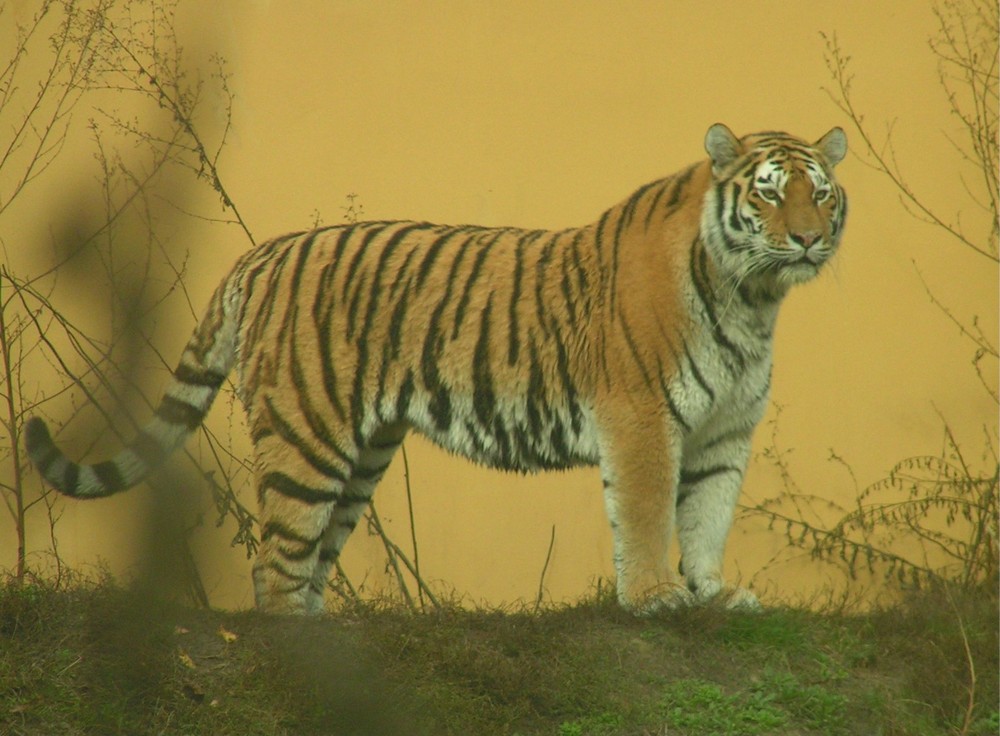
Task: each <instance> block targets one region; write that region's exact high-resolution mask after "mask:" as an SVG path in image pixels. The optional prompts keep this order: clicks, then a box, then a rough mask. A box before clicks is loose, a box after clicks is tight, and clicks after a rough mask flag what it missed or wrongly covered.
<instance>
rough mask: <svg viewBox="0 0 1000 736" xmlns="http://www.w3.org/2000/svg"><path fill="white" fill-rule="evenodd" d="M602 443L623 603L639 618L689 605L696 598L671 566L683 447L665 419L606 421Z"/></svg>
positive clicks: (620, 415)
mask: <svg viewBox="0 0 1000 736" xmlns="http://www.w3.org/2000/svg"><path fill="white" fill-rule="evenodd" d="M606 419H607V420H608V421H607V422H605V430H604V431H603V432H602V438H601V448H600V449H601V475H602V479H603V482H604V503H605V508H606V509H607V513H608V520H609V521H610V523H611V530H612V534H613V536H614V563H615V572H616V574H617V591H618V601H619V602H620V603H621V605H622V606H624V607H625V608H626V609H628V610H630V611H633V612H635V613H639V614H647V613H652V612H654V611H656V610H658V609H660V608H664V607H665V608H674V607H677V606H682V605H689V604H691V603H693V602H694V597H693V596H692V595H691V593H690V592H689V591H688V589H687V588H686V587H684V585H683V584H681V582H680V581H679V580H678V579H677V577H676V574H675V573H674V571H673V566H672V565H670V562H669V551H670V544H671V540H672V538H673V529H674V509H675V496H674V494H675V491H676V488H677V479H678V476H679V468H678V461H679V458H680V452H679V442H678V440H677V439H675V438H673V437H671V435H670V430H669V427H668V424H667V420H666V419H665V418H664V417H660V416H652V417H642V416H639V415H637V414H636V413H634V412H631V411H625V412H616V413H615V415H613V416H610V417H606Z"/></svg>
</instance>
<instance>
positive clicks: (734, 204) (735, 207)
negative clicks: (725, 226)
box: [729, 182, 743, 230]
mask: <svg viewBox="0 0 1000 736" xmlns="http://www.w3.org/2000/svg"><path fill="white" fill-rule="evenodd" d="M732 190H733V198H732V201H731V203H730V204H729V207H730V210H729V226H730V227H731V228H732V229H733V230H742V229H743V223H742V222H741V221H740V218H739V211H740V193H741V192H742V191H743V187H741V186H740V185H739V184H738V183H736V182H733V183H732Z"/></svg>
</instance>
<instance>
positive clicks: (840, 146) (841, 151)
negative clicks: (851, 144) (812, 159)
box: [814, 128, 847, 166]
mask: <svg viewBox="0 0 1000 736" xmlns="http://www.w3.org/2000/svg"><path fill="white" fill-rule="evenodd" d="M814 145H815V147H816V149H817V150H818V151H819V152H820V153H822V154H823V156H824V158H826V160H827V161H829V162H830V166H836V165H837V164H839V163H840V162H841V161H843V160H844V156H846V155H847V135H846V134H845V133H844V130H843V128H831V129H830V132H829V133H827V134H826V135H825V136H823V137H822V138H820V139H819V140H818V141H816V143H815V144H814Z"/></svg>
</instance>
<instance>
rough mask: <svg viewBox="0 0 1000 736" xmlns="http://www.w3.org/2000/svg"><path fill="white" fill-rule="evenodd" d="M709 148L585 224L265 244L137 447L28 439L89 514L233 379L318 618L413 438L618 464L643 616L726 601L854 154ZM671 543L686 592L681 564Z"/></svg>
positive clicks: (278, 571) (259, 584) (282, 538)
mask: <svg viewBox="0 0 1000 736" xmlns="http://www.w3.org/2000/svg"><path fill="white" fill-rule="evenodd" d="M706 147H707V148H708V150H709V153H710V160H708V161H705V162H703V163H701V164H696V165H694V166H691V167H689V168H687V169H685V170H683V171H681V172H679V173H678V174H675V175H673V176H670V177H667V178H665V179H662V180H659V181H656V182H653V183H651V184H648V185H646V186H644V187H642V188H640V189H639V190H637V191H636V192H635V193H634V194H633V195H632V196H631V197H629V198H628V199H627V200H625V201H624V202H622V203H620V204H619V205H617V206H615V207H612V208H611V209H609V210H608V211H606V212H605V213H604V214H603V215H602V216H601V218H599V219H598V221H597V222H595V223H593V224H591V225H588V226H585V227H582V228H574V229H568V230H563V231H542V230H521V229H515V228H483V227H476V226H461V227H450V226H440V225H432V224H428V223H422V222H406V221H401V222H365V223H358V224H355V225H343V226H337V227H331V228H321V229H318V230H313V231H309V232H302V233H295V234H291V235H288V236H284V237H282V238H278V239H275V240H272V241H269V242H268V243H265V244H263V245H261V246H259V247H258V248H255V249H254V250H252V251H250V252H249V253H247V254H246V255H245V256H244V257H243V258H241V259H240V260H239V262H238V263H237V264H236V266H235V267H234V269H233V270H232V271H231V272H230V274H229V275H228V276H227V278H226V279H225V280H224V281H223V283H222V284H221V285H220V287H219V289H218V290H217V291H216V294H215V296H214V297H213V299H212V302H211V304H210V307H209V310H208V313H207V316H206V318H205V319H204V320H203V321H202V323H201V325H200V326H199V328H198V330H196V333H195V335H194V337H193V338H192V340H191V342H190V343H189V346H188V348H187V350H186V351H185V353H184V356H183V357H182V360H181V363H180V365H179V367H178V369H177V371H175V374H174V381H173V382H172V384H171V387H169V388H168V390H167V392H166V395H165V398H164V401H163V403H161V405H160V408H158V409H157V414H156V417H155V418H154V420H153V422H152V423H151V425H150V427H149V428H147V430H146V431H144V433H143V434H141V435H140V437H139V439H138V440H137V441H136V442H135V443H133V444H132V445H130V447H129V448H127V449H126V450H125V451H123V453H122V454H121V455H120V456H119V457H117V458H116V459H114V460H111V461H106V462H104V463H98V464H96V465H94V466H78V465H76V464H75V463H72V462H70V461H69V460H67V459H66V458H65V457H64V456H63V455H62V454H61V453H60V452H59V451H58V449H57V448H56V447H55V445H54V444H53V443H52V441H51V439H50V438H49V436H48V432H47V430H45V429H44V426H43V425H41V424H40V423H39V422H37V421H33V422H32V423H29V426H28V431H27V437H28V444H29V452H30V453H31V456H32V458H33V459H34V460H35V461H36V464H38V466H39V467H40V468H41V469H42V471H43V473H44V474H45V475H46V478H47V479H49V481H50V482H52V483H53V484H54V485H56V486H57V487H60V489H61V490H63V491H64V492H68V493H70V494H71V495H80V496H99V495H107V494H108V493H111V492H115V491H117V490H121V489H123V488H125V487H128V486H129V485H132V484H134V483H135V482H137V481H138V480H139V479H141V477H143V476H144V475H145V473H148V472H149V470H150V469H151V468H153V467H155V465H156V464H157V463H158V462H159V461H160V460H161V459H162V457H164V456H165V455H166V454H167V453H168V452H169V451H170V450H171V449H172V448H173V447H175V446H177V444H179V443H180V442H181V441H182V440H183V437H184V436H185V435H186V433H188V432H190V431H192V430H193V429H194V428H195V427H196V426H197V425H198V424H199V423H200V421H201V420H202V419H203V417H204V414H205V412H207V409H208V406H209V404H210V403H211V400H212V398H214V395H215V392H217V390H218V387H219V385H220V384H221V381H222V378H221V377H222V376H225V375H226V374H227V373H228V372H229V370H230V369H231V368H233V367H236V369H237V371H238V373H239V381H238V387H239V393H240V397H241V399H242V400H243V402H244V405H245V406H246V409H247V412H248V418H249V425H250V432H251V439H252V441H253V443H254V447H255V452H256V455H257V463H256V474H257V477H256V484H257V493H258V499H259V502H260V507H261V542H262V544H261V550H260V553H259V556H258V560H257V562H256V564H255V569H254V579H255V588H256V593H257V600H258V604H259V605H260V606H261V607H263V608H265V609H268V610H279V611H280V610H285V611H305V610H318V609H319V608H321V606H322V591H323V589H324V588H325V585H326V581H327V576H328V574H329V570H330V567H331V565H332V564H333V562H334V560H335V559H336V558H337V556H338V555H339V553H340V550H341V549H342V547H343V544H344V542H345V541H346V538H347V536H348V535H349V534H350V532H351V530H352V529H353V528H354V526H355V525H356V524H357V522H358V520H359V518H360V517H361V514H362V513H363V511H364V509H365V507H366V506H367V503H368V501H369V500H370V498H371V494H372V492H373V491H374V488H375V486H376V484H377V483H378V481H379V479H380V478H381V476H382V474H383V473H384V472H385V469H386V468H387V467H388V464H389V462H390V460H391V458H392V456H393V454H394V452H395V450H396V449H397V448H398V447H399V444H400V443H401V442H402V440H403V437H404V436H405V434H406V432H407V431H408V430H410V429H416V430H417V431H419V432H421V433H423V434H425V435H426V436H428V437H429V438H430V439H431V440H432V441H434V442H436V443H437V444H439V445H440V446H442V447H444V448H445V449H447V450H449V451H451V452H454V453H457V454H460V455H463V456H466V457H468V458H470V459H472V460H474V461H477V462H480V463H484V464H487V465H490V466H493V467H497V468H502V469H508V470H518V471H525V472H528V471H537V470H546V469H558V468H567V467H572V466H575V465H581V464H585V465H593V464H600V466H601V471H602V478H603V482H604V492H605V498H606V503H607V508H608V513H609V517H610V520H611V523H612V528H613V530H614V534H615V563H616V570H617V572H618V589H619V597H620V599H621V600H622V602H623V604H625V605H626V606H628V607H630V608H632V609H634V610H649V609H651V608H653V607H656V606H658V605H662V604H664V603H666V604H675V603H678V602H684V601H687V600H688V599H689V598H691V596H692V593H693V595H695V596H698V597H700V598H708V597H711V596H714V595H715V594H716V593H718V592H719V590H720V589H721V587H722V583H721V557H722V549H723V547H724V542H725V537H726V535H727V533H728V529H729V524H730V521H731V514H732V507H733V505H734V504H735V501H736V495H737V494H738V491H739V485H740V482H741V480H742V475H743V471H744V469H745V465H746V459H747V454H748V450H749V440H750V434H751V432H752V430H753V427H754V426H755V425H756V423H757V422H758V421H759V419H760V416H761V415H762V412H763V408H764V406H765V405H766V400H767V392H768V387H769V376H770V355H771V351H770V345H771V336H772V334H773V324H774V319H775V316H776V312H777V307H778V305H779V303H780V299H781V297H782V296H783V295H784V292H785V291H786V290H787V288H788V286H790V285H791V284H793V283H797V282H799V281H802V280H806V279H807V278H810V277H811V276H813V275H815V273H816V272H817V271H818V270H819V267H820V266H821V265H822V263H823V262H825V260H827V259H828V257H829V255H830V254H832V252H833V251H834V250H835V248H836V245H837V241H839V236H840V231H841V229H842V220H843V214H844V209H843V202H844V197H843V192H842V190H840V189H839V187H838V186H837V185H836V183H835V182H834V180H833V178H832V166H833V165H835V164H836V163H837V162H838V161H839V160H840V158H841V157H842V156H843V151H844V142H843V133H842V132H840V131H839V129H834V131H831V133H829V134H827V136H825V137H824V139H821V141H819V142H817V144H815V146H811V145H809V144H806V143H804V142H802V141H801V140H799V139H795V138H792V137H790V136H785V135H784V134H759V135H758V136H756V137H747V138H745V139H743V140H738V139H736V138H735V137H734V136H732V134H731V133H729V132H728V129H725V128H723V127H722V126H713V128H712V129H710V131H709V136H708V138H707V140H706ZM756 179H759V180H760V181H759V182H758V181H755V180H756ZM754 193H756V195H755V194H754ZM820 194H822V195H823V198H822V199H820V196H819V195H820ZM786 200H787V201H786ZM824 203H825V204H824ZM831 205H839V207H838V206H831ZM769 218H770V219H769ZM782 229H784V232H778V231H781V230H782ZM776 233H777V234H776ZM817 249H825V250H823V252H822V253H820V250H817ZM789 253H792V254H793V255H792V256H790V255H788V254H789ZM793 256H794V257H793ZM675 526H676V528H677V530H678V532H679V534H680V542H681V549H682V555H683V563H682V564H683V567H684V575H685V577H686V579H687V583H688V588H689V589H690V591H692V593H688V592H686V589H685V588H683V587H682V586H679V585H678V584H677V583H676V582H675V579H674V576H673V574H672V572H671V571H670V568H669V565H668V564H667V551H668V547H669V540H670V538H671V535H672V533H673V530H674V528H675ZM741 596H742V597H740V598H739V601H742V602H750V601H751V600H752V598H751V596H750V595H749V594H748V593H743V594H741ZM734 600H735V599H734Z"/></svg>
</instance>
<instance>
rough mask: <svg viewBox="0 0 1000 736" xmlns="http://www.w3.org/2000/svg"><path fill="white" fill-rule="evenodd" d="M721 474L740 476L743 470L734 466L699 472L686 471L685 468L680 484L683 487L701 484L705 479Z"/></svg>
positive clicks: (718, 466) (721, 466) (705, 469)
mask: <svg viewBox="0 0 1000 736" xmlns="http://www.w3.org/2000/svg"><path fill="white" fill-rule="evenodd" d="M722 473H738V474H739V475H741V476H742V475H743V470H742V468H738V467H736V466H735V465H714V466H711V467H708V468H702V469H701V470H688V469H686V468H682V469H681V483H683V484H684V485H694V484H696V483H701V482H702V481H703V480H705V479H706V478H711V477H712V476H715V475H721V474H722Z"/></svg>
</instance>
